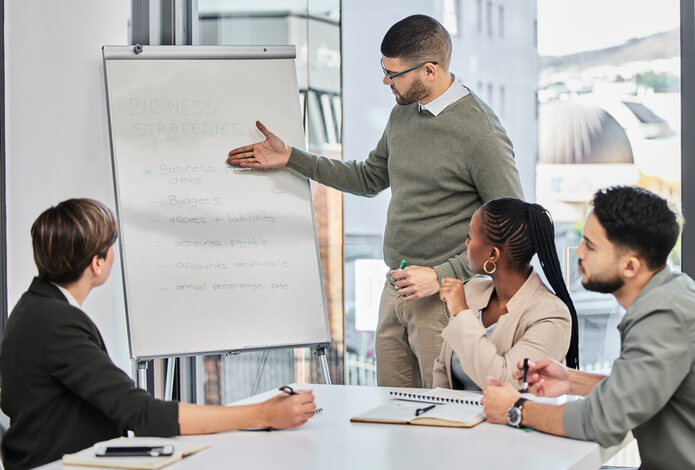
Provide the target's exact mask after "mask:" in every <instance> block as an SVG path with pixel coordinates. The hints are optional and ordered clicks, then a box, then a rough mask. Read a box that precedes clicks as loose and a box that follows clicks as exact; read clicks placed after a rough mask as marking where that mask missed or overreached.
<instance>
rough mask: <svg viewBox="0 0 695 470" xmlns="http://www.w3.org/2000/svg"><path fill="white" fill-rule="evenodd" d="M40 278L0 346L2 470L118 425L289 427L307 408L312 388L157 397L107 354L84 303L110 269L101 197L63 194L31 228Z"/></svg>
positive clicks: (160, 429)
mask: <svg viewBox="0 0 695 470" xmlns="http://www.w3.org/2000/svg"><path fill="white" fill-rule="evenodd" d="M31 236H32V241H33V247H34V260H35V262H36V266H37V268H38V271H39V274H38V277H36V278H34V280H33V281H32V283H31V285H30V286H29V290H28V291H27V292H25V293H24V294H23V295H22V297H21V298H20V300H19V302H17V305H16V306H15V308H14V309H13V310H12V314H11V315H10V317H9V319H8V321H7V325H6V327H5V335H4V338H3V342H2V347H1V348H0V375H1V376H2V399H1V402H2V409H3V411H4V412H5V413H6V414H7V415H8V416H9V417H10V420H11V421H10V428H9V430H8V431H7V434H6V435H5V436H4V438H3V441H2V454H3V459H4V463H5V467H6V468H7V469H8V470H12V469H20V468H21V469H23V468H29V467H34V466H37V465H41V464H44V463H46V462H50V461H52V460H56V459H59V458H60V457H62V455H63V454H65V453H70V452H75V451H78V450H80V449H83V448H85V447H89V446H91V445H92V444H94V443H95V442H98V441H102V440H106V439H111V438H113V437H118V436H121V435H123V434H124V432H125V431H126V430H131V431H133V432H134V433H135V434H136V435H144V436H173V435H177V434H204V433H212V432H220V431H227V430H232V429H242V428H260V427H273V428H291V427H296V426H299V425H301V424H302V423H304V422H305V421H306V420H307V419H308V418H309V417H311V416H312V415H313V410H314V408H315V406H314V397H313V394H312V393H311V392H310V391H302V392H299V393H298V394H296V395H292V396H289V395H287V394H280V395H279V396H277V397H274V398H271V399H270V400H268V401H265V402H263V403H259V404H257V405H247V406H234V407H222V406H198V405H190V404H185V403H177V402H172V401H163V400H155V399H153V398H152V397H150V396H149V395H148V394H147V392H146V391H144V390H141V389H139V388H137V387H136V386H135V384H134V383H133V381H132V380H131V379H130V377H128V376H127V375H126V374H125V373H124V372H123V371H122V370H121V369H119V368H118V367H117V366H116V365H115V364H114V363H113V362H112V361H111V359H110V358H109V356H108V354H107V352H106V347H105V345H104V340H103V339H102V337H101V334H100V333H99V330H98V329H97V327H96V325H95V324H94V322H93V321H92V320H91V319H90V318H89V317H88V316H87V315H86V314H85V312H84V311H83V310H82V304H83V302H84V300H85V299H86V298H87V296H88V295H89V293H90V291H91V290H92V289H93V288H94V287H97V286H100V285H102V284H103V283H104V282H106V280H107V279H108V277H109V274H110V273H111V267H112V265H113V259H114V252H113V244H114V242H115V240H116V236H117V229H116V221H115V218H114V216H113V214H112V213H111V211H110V210H109V209H108V208H107V207H106V206H105V205H103V204H102V203H100V202H98V201H94V200H91V199H70V200H67V201H64V202H61V203H60V204H58V205H57V206H55V207H51V208H49V209H47V210H46V211H44V212H43V213H42V214H41V215H40V216H39V217H38V218H37V219H36V221H35V222H34V224H33V226H32V228H31Z"/></svg>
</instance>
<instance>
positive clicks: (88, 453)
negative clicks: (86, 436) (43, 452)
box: [63, 437, 208, 470]
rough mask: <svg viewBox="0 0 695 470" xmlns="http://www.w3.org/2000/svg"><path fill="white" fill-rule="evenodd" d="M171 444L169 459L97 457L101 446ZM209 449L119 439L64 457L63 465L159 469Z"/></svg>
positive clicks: (155, 440)
mask: <svg viewBox="0 0 695 470" xmlns="http://www.w3.org/2000/svg"><path fill="white" fill-rule="evenodd" d="M163 444H171V445H173V446H174V453H173V455H170V456H167V457H97V456H96V449H97V447H100V446H104V445H106V446H113V447H119V446H125V447H128V446H150V445H163ZM207 447H208V445H207V444H200V443H185V442H181V441H177V440H168V439H159V438H154V437H131V438H126V437H117V438H115V439H110V440H108V441H103V442H97V443H96V444H94V445H93V446H92V447H87V448H86V449H83V450H81V451H79V452H75V453H74V454H65V455H63V465H82V466H87V467H105V468H131V469H143V470H144V469H158V468H162V467H165V466H167V465H169V464H172V463H174V462H177V461H179V460H181V459H182V458H184V457H187V456H189V455H191V454H194V453H196V452H199V451H201V450H203V449H206V448H207Z"/></svg>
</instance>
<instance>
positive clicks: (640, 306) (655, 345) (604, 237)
mask: <svg viewBox="0 0 695 470" xmlns="http://www.w3.org/2000/svg"><path fill="white" fill-rule="evenodd" d="M678 231H679V227H678V223H677V221H676V215H675V214H674V213H673V212H671V210H670V209H669V208H668V206H667V204H666V201H665V200H664V199H662V198H660V197H658V196H656V195H655V194H652V193H650V192H648V191H645V190H643V189H638V188H633V187H613V188H609V189H607V190H603V191H599V192H597V193H596V194H595V195H594V210H593V212H592V213H591V214H589V218H588V219H587V221H586V226H585V227H584V240H583V241H582V244H581V245H580V246H579V248H577V256H578V257H579V272H580V273H581V275H582V284H583V285H584V287H586V288H587V289H589V290H593V291H597V292H604V293H611V294H613V295H614V296H615V298H616V299H617V300H618V302H619V303H620V305H622V306H623V307H624V308H625V309H626V312H625V316H624V317H623V320H622V321H621V322H620V324H619V325H618V330H619V331H620V340H621V344H620V357H619V358H618V359H616V361H615V362H614V363H613V369H612V371H611V374H610V375H609V376H603V375H599V374H589V373H586V372H580V371H578V370H572V369H567V368H566V367H564V366H562V365H561V364H559V363H557V362H555V361H553V360H551V359H548V358H546V359H543V360H542V361H539V362H537V363H536V364H530V366H529V384H530V385H531V387H530V391H531V392H532V393H534V394H536V395H538V396H558V395H562V394H565V393H569V394H573V395H583V396H586V398H584V399H583V400H578V401H573V402H570V403H568V404H566V405H562V406H552V405H542V404H538V403H533V402H526V403H524V400H523V398H522V399H520V398H519V393H518V392H517V391H516V390H514V389H513V388H512V387H511V385H509V384H506V385H504V384H501V383H499V382H497V381H494V380H490V379H489V382H490V386H488V387H486V388H485V389H484V393H485V397H484V398H483V403H484V405H485V414H486V415H487V418H488V421H490V422H492V423H501V424H511V425H513V426H517V427H518V426H520V425H521V426H525V427H532V428H535V429H538V430H539V431H543V432H547V433H550V434H556V435H559V436H569V437H572V438H575V439H584V440H592V441H596V442H598V443H599V444H601V445H603V446H609V445H613V444H617V443H619V442H620V441H621V440H622V439H623V438H624V437H625V434H626V433H627V432H628V431H630V430H632V433H633V434H634V436H635V438H636V439H637V444H638V445H639V453H640V457H641V459H642V468H644V469H650V468H695V447H693V442H692V440H693V436H694V435H695V282H693V280H692V279H691V278H690V277H688V276H687V275H686V274H683V273H679V272H672V271H671V270H670V269H669V268H668V267H667V266H666V258H667V257H668V254H669V252H670V251H671V249H672V248H673V246H674V244H675V243H676V239H677V238H678ZM522 367H523V366H522ZM521 376H522V373H520V372H519V371H517V374H516V377H517V378H520V377H521Z"/></svg>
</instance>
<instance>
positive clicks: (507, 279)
mask: <svg viewBox="0 0 695 470" xmlns="http://www.w3.org/2000/svg"><path fill="white" fill-rule="evenodd" d="M466 247H467V250H466V255H467V257H468V264H469V267H470V269H471V271H472V272H473V273H476V274H484V275H486V276H487V277H483V278H481V277H477V278H473V279H471V280H470V281H468V282H467V283H466V285H465V286H464V285H463V283H462V282H461V281H459V280H457V279H444V280H443V281H442V287H441V290H440V294H439V295H440V298H441V299H442V301H444V302H446V304H447V307H448V309H449V312H450V313H451V315H452V317H451V319H450V321H449V325H448V326H447V327H446V328H445V329H444V330H443V331H442V337H443V339H444V342H443V344H442V349H441V353H440V355H439V357H438V358H437V359H436V360H435V366H434V372H433V375H434V385H435V386H438V387H446V388H458V389H470V390H480V389H481V388H482V387H485V386H486V385H487V377H488V376H491V377H493V378H495V379H497V380H500V381H503V382H511V383H514V384H516V379H514V378H513V375H512V374H513V373H514V372H515V371H516V369H517V364H518V363H519V361H523V360H524V359H525V358H529V359H531V360H532V361H535V360H539V359H542V358H543V357H546V356H550V357H553V358H555V359H556V360H558V361H562V360H564V359H566V361H567V365H568V366H570V367H573V368H577V367H578V366H579V356H578V334H577V314H576V311H575V309H574V305H573V304H572V299H570V296H569V292H568V291H567V287H566V286H565V283H564V282H563V279H562V273H561V271H560V262H559V260H558V257H557V252H556V249H555V234H554V229H553V222H552V219H551V218H550V213H549V212H548V211H547V210H546V209H545V208H543V207H542V206H540V205H538V204H532V203H528V202H524V201H522V200H520V199H513V198H503V199H495V200H492V201H489V202H487V203H486V204H484V205H483V206H481V207H480V208H479V209H478V210H477V211H476V212H475V213H474V214H473V217H472V219H471V225H470V230H469V234H468V239H467V240H466ZM534 254H538V258H539V260H540V264H541V266H542V267H543V272H544V273H545V276H546V278H547V279H548V282H549V283H550V285H551V287H552V288H553V291H554V293H553V291H551V290H550V289H548V288H547V287H546V286H545V284H544V283H543V281H542V280H541V278H540V277H539V276H538V274H536V273H535V272H534V271H533V268H532V267H531V258H533V255H534Z"/></svg>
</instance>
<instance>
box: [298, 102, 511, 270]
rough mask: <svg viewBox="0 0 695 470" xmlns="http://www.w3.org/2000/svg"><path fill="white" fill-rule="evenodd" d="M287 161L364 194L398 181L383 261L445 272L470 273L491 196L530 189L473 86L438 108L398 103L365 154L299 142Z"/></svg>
mask: <svg viewBox="0 0 695 470" xmlns="http://www.w3.org/2000/svg"><path fill="white" fill-rule="evenodd" d="M287 166H288V168H291V169H293V170H295V171H297V172H299V173H301V174H302V175H304V176H307V177H309V178H311V179H313V180H316V181H318V182H319V183H322V184H325V185H327V186H331V187H333V188H336V189H339V190H341V191H347V192H350V193H353V194H357V195H361V196H374V195H376V194H377V193H379V192H380V191H382V190H384V189H386V188H387V187H389V186H390V187H391V202H390V204H389V209H388V215H387V220H386V230H385V234H384V262H385V263H386V264H387V265H388V266H390V267H391V268H396V267H398V265H399V263H400V261H401V259H406V260H407V262H408V264H409V265H418V266H428V267H433V268H434V269H435V270H436V271H437V275H438V276H439V279H440V280H441V279H443V278H445V277H456V278H459V279H467V278H468V277H470V273H469V270H468V263H467V260H466V254H465V251H466V236H467V234H468V226H469V223H470V220H471V216H472V215H473V213H474V212H475V210H476V209H477V208H478V207H480V206H481V205H482V204H483V203H484V202H486V201H489V200H491V199H496V198H500V197H518V198H521V197H523V194H522V190H521V183H520V181H519V173H518V171H517V169H516V166H515V164H514V151H513V149H512V143H511V142H510V140H509V138H508V137H507V134H506V133H505V131H504V129H503V128H502V126H501V125H500V123H499V120H498V119H497V117H496V116H495V114H494V113H493V112H492V110H491V109H490V108H489V107H488V106H487V105H486V104H485V103H483V102H482V101H481V100H480V99H478V98H477V97H476V96H475V95H474V94H473V93H469V94H468V95H466V96H464V97H463V98H461V99H459V100H458V101H455V102H454V103H452V104H450V105H449V106H448V107H446V108H445V109H444V110H443V111H442V112H441V113H439V115H437V116H436V117H435V116H433V115H432V114H431V113H430V112H428V111H422V112H420V111H419V110H418V104H417V103H413V104H410V105H405V106H402V105H396V106H395V107H394V108H393V110H392V111H391V116H390V118H389V121H388V124H387V125H386V129H385V130H384V134H383V136H382V137H381V140H380V141H379V143H378V144H377V146H376V148H375V149H374V150H373V151H372V152H371V153H370V154H369V157H368V158H367V159H366V160H365V161H340V160H334V159H330V158H325V157H319V156H316V155H311V154H309V153H306V152H303V151H301V150H298V149H294V148H293V149H292V153H291V155H290V159H289V162H288V164H287Z"/></svg>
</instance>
